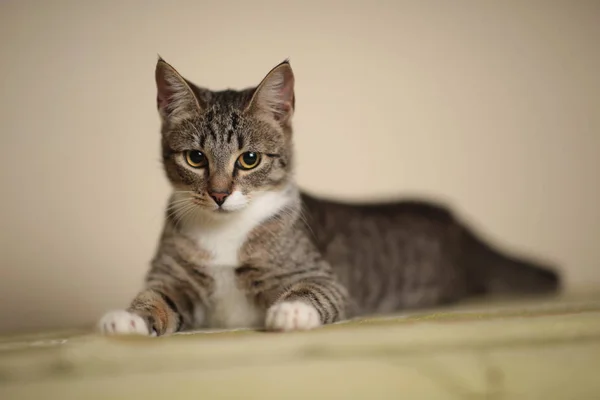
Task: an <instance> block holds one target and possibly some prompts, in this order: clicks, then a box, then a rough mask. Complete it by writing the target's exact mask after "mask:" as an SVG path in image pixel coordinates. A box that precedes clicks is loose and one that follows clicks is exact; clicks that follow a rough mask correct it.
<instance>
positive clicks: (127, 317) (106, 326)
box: [98, 310, 154, 336]
mask: <svg viewBox="0 0 600 400" xmlns="http://www.w3.org/2000/svg"><path fill="white" fill-rule="evenodd" d="M98 329H99V330H100V332H102V333H103V334H105V335H128V334H133V335H146V336H147V335H149V330H148V326H147V325H146V321H144V319H143V318H142V317H140V316H139V315H137V314H134V313H130V312H128V311H123V310H119V311H111V312H109V313H106V314H104V316H103V317H102V318H101V319H100V322H98ZM153 336H154V335H153Z"/></svg>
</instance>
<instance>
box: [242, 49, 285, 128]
mask: <svg viewBox="0 0 600 400" xmlns="http://www.w3.org/2000/svg"><path fill="white" fill-rule="evenodd" d="M294 103H295V97H294V73H293V71H292V67H291V66H290V62H289V61H288V60H285V61H284V62H282V63H281V64H279V65H277V66H276V67H275V68H273V69H272V70H271V71H270V72H269V73H268V74H267V76H266V77H265V78H264V79H263V80H262V82H261V83H260V84H259V85H258V87H257V88H256V91H255V92H254V95H253V96H252V100H250V104H249V105H248V109H249V110H250V111H252V112H257V113H268V114H270V115H271V116H272V117H273V118H275V120H276V121H277V122H278V123H279V124H280V125H281V126H286V125H289V124H291V121H292V116H293V114H294V106H295V104H294Z"/></svg>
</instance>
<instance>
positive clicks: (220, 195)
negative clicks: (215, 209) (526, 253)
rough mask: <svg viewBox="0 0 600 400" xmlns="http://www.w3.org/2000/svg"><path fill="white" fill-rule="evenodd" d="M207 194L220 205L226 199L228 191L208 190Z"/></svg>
mask: <svg viewBox="0 0 600 400" xmlns="http://www.w3.org/2000/svg"><path fill="white" fill-rule="evenodd" d="M209 195H210V197H212V199H213V200H214V201H215V203H217V205H218V206H219V207H220V206H222V205H223V203H225V199H227V196H229V192H210V193H209Z"/></svg>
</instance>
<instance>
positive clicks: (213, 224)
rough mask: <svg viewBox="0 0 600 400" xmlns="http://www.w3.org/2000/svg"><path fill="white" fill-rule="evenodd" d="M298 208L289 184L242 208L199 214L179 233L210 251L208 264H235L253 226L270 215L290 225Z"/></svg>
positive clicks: (224, 265)
mask: <svg viewBox="0 0 600 400" xmlns="http://www.w3.org/2000/svg"><path fill="white" fill-rule="evenodd" d="M298 208H299V192H298V189H297V188H296V187H295V185H289V186H288V187H286V188H284V189H283V190H279V191H270V192H261V193H257V194H255V195H253V198H252V200H251V201H250V203H249V204H248V206H247V207H246V208H244V209H243V210H240V211H235V212H232V213H229V214H220V213H219V214H217V213H212V214H213V215H210V214H205V215H200V216H199V217H198V218H195V219H194V221H193V222H192V223H189V224H187V225H186V226H185V227H183V229H182V233H184V234H185V235H186V236H188V237H190V238H191V239H193V240H194V241H195V242H196V243H197V244H198V246H199V247H200V248H201V249H202V250H204V251H206V252H207V253H208V254H210V259H209V260H208V261H207V264H208V265H207V266H210V267H238V266H239V264H240V261H239V251H240V249H241V248H242V246H243V245H244V243H246V241H247V240H248V238H249V236H250V235H251V233H252V232H253V231H254V230H255V229H256V228H258V227H259V226H261V225H262V224H264V223H266V222H267V221H270V220H272V219H273V218H276V219H278V220H279V221H281V223H282V224H283V223H285V222H287V223H288V224H289V223H290V222H293V221H291V219H294V218H296V212H295V211H296V210H297V209H298ZM286 220H287V221H286ZM288 224H286V225H288Z"/></svg>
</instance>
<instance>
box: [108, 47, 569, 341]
mask: <svg viewBox="0 0 600 400" xmlns="http://www.w3.org/2000/svg"><path fill="white" fill-rule="evenodd" d="M155 77H156V86H157V108H158V112H159V115H160V118H161V122H162V129H161V138H162V159H163V165H164V170H165V173H166V176H167V178H168V180H169V181H170V183H171V185H172V188H173V192H172V195H171V197H170V200H169V204H168V207H167V212H166V217H165V224H164V228H163V232H162V236H161V239H160V242H159V246H158V249H157V251H156V254H155V256H154V258H153V260H152V263H151V267H150V270H149V271H148V273H147V276H146V279H145V286H144V289H143V290H142V291H141V292H140V293H138V294H137V296H136V297H135V298H134V299H133V301H132V302H131V304H130V305H129V307H128V308H127V309H126V310H120V311H112V312H109V313H107V314H106V315H104V317H102V318H101V319H100V321H99V329H100V330H101V332H103V333H105V334H144V335H152V336H160V335H167V334H173V333H175V332H179V331H184V330H193V329H201V328H255V329H265V330H268V331H294V330H307V329H313V328H317V327H319V326H321V325H324V324H330V323H334V322H338V321H342V320H344V319H347V318H351V317H356V316H361V315H367V314H369V315H370V314H373V315H374V314H387V313H393V312H397V311H399V310H407V309H416V308H423V307H432V306H437V305H443V304H448V303H451V302H456V301H458V300H461V299H464V298H467V297H469V296H475V295H480V294H486V293H550V292H554V291H557V290H558V288H559V275H558V274H557V273H556V272H555V271H554V270H553V269H552V268H548V267H541V266H537V265H535V264H533V263H529V262H527V261H524V260H520V259H516V258H513V257H510V256H506V255H503V254H502V253H501V252H499V251H497V250H495V249H493V248H492V247H491V246H489V245H487V244H485V243H484V241H483V240H480V239H479V238H478V237H477V236H476V235H475V234H474V233H472V231H471V230H470V229H469V228H467V227H466V225H465V224H462V223H460V222H459V221H457V219H455V218H454V217H453V215H452V214H451V212H450V211H448V210H447V209H446V208H445V207H443V206H441V205H436V204H434V203H430V202H426V201H409V200H405V201H398V202H392V203H386V204H383V203H380V204H377V203H374V204H349V203H341V202H334V201H330V200H325V199H322V198H318V197H315V196H313V195H309V194H307V193H303V192H302V191H301V190H300V189H299V188H298V186H297V184H296V183H295V181H294V151H293V134H292V131H293V129H292V117H293V114H294V109H295V95H294V74H293V72H292V68H291V65H290V63H289V61H288V60H286V61H284V62H282V63H280V64H279V65H277V66H276V67H275V68H273V69H272V70H271V71H270V72H269V73H268V74H267V75H266V77H265V78H264V79H263V80H262V81H261V82H260V84H259V85H258V86H256V87H253V88H249V89H245V90H240V91H236V90H223V91H211V90H208V89H204V88H201V87H198V86H196V85H194V84H193V83H191V82H190V81H188V80H187V79H185V78H184V77H183V76H181V75H180V74H179V73H178V72H177V71H176V70H175V68H173V67H172V66H171V65H170V64H168V63H167V62H166V61H164V60H163V59H162V58H160V57H159V60H158V62H157V65H156V71H155Z"/></svg>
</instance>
